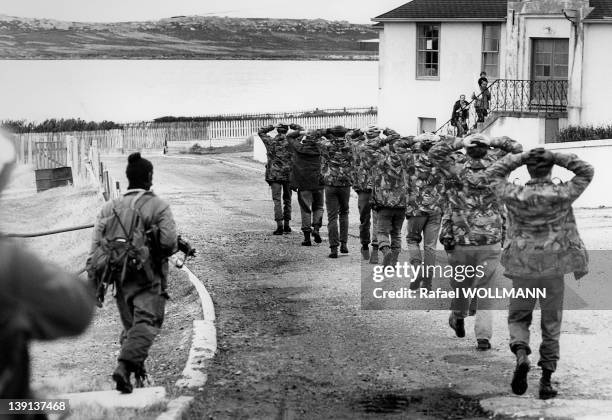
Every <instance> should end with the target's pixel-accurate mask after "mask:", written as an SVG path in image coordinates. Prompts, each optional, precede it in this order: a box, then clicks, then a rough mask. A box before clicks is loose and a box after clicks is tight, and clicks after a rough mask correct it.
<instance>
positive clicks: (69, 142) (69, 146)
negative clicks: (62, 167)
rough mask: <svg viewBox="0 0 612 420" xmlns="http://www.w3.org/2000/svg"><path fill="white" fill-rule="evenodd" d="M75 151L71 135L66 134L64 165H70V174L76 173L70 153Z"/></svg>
mask: <svg viewBox="0 0 612 420" xmlns="http://www.w3.org/2000/svg"><path fill="white" fill-rule="evenodd" d="M74 153H75V150H73V144H72V137H70V136H66V166H70V167H72V176H73V177H74V176H75V175H76V168H75V167H74V161H73V157H72V155H73V154H74Z"/></svg>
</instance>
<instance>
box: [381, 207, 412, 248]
mask: <svg viewBox="0 0 612 420" xmlns="http://www.w3.org/2000/svg"><path fill="white" fill-rule="evenodd" d="M376 215H377V217H378V219H377V221H376V236H377V238H378V247H379V248H383V247H385V246H390V247H391V249H393V250H397V251H399V250H401V249H402V226H403V225H404V219H405V218H406V209H404V208H390V207H381V208H379V209H378V210H377V212H376Z"/></svg>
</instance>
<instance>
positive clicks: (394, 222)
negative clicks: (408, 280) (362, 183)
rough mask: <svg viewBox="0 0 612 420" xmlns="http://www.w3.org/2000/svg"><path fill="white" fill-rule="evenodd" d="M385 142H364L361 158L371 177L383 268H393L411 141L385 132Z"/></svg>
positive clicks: (399, 240) (378, 139) (398, 247)
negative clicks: (368, 168)
mask: <svg viewBox="0 0 612 420" xmlns="http://www.w3.org/2000/svg"><path fill="white" fill-rule="evenodd" d="M383 134H384V135H385V136H386V137H385V138H381V137H376V138H373V139H370V140H367V141H366V142H365V145H364V146H363V156H364V159H365V164H366V165H368V166H369V167H370V168H371V171H372V172H371V173H372V199H371V201H372V207H373V208H374V209H375V210H376V212H377V217H378V220H377V227H376V235H377V239H378V246H379V249H380V252H381V253H382V254H383V264H384V265H385V266H393V265H395V263H396V262H397V258H398V256H399V253H400V251H401V246H402V237H401V231H402V225H403V224H404V219H405V218H406V199H407V196H408V185H409V174H408V168H409V167H411V166H412V165H413V163H412V151H411V149H410V148H411V146H412V145H413V144H414V143H415V141H414V138H413V137H406V138H404V137H400V135H399V134H397V133H396V132H395V131H393V130H391V129H385V130H384V131H383Z"/></svg>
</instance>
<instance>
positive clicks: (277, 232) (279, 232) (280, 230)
mask: <svg viewBox="0 0 612 420" xmlns="http://www.w3.org/2000/svg"><path fill="white" fill-rule="evenodd" d="M282 234H283V222H281V221H278V222H276V230H275V231H274V232H272V235H282Z"/></svg>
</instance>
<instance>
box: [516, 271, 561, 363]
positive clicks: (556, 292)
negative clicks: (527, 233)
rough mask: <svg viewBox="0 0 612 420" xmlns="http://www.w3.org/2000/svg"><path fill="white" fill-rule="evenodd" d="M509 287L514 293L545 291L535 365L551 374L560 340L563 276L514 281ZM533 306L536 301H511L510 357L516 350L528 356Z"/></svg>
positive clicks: (541, 302)
mask: <svg viewBox="0 0 612 420" xmlns="http://www.w3.org/2000/svg"><path fill="white" fill-rule="evenodd" d="M512 287H513V288H515V289H523V288H539V289H542V290H545V291H546V297H545V298H541V299H540V308H541V309H542V314H541V320H540V327H541V329H542V343H541V344H540V361H539V362H538V365H539V366H540V367H542V368H543V369H546V370H550V371H553V372H554V371H555V370H556V369H557V361H558V360H559V338H560V337H561V320H562V317H563V294H564V289H565V285H564V283H563V276H558V277H548V278H542V279H513V280H512ZM535 304H536V298H514V299H510V308H509V311H508V330H509V332H510V349H511V350H512V352H513V353H516V352H517V351H518V350H519V349H524V350H526V351H527V354H531V348H530V347H529V327H530V326H531V321H532V319H533V309H534V308H535Z"/></svg>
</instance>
